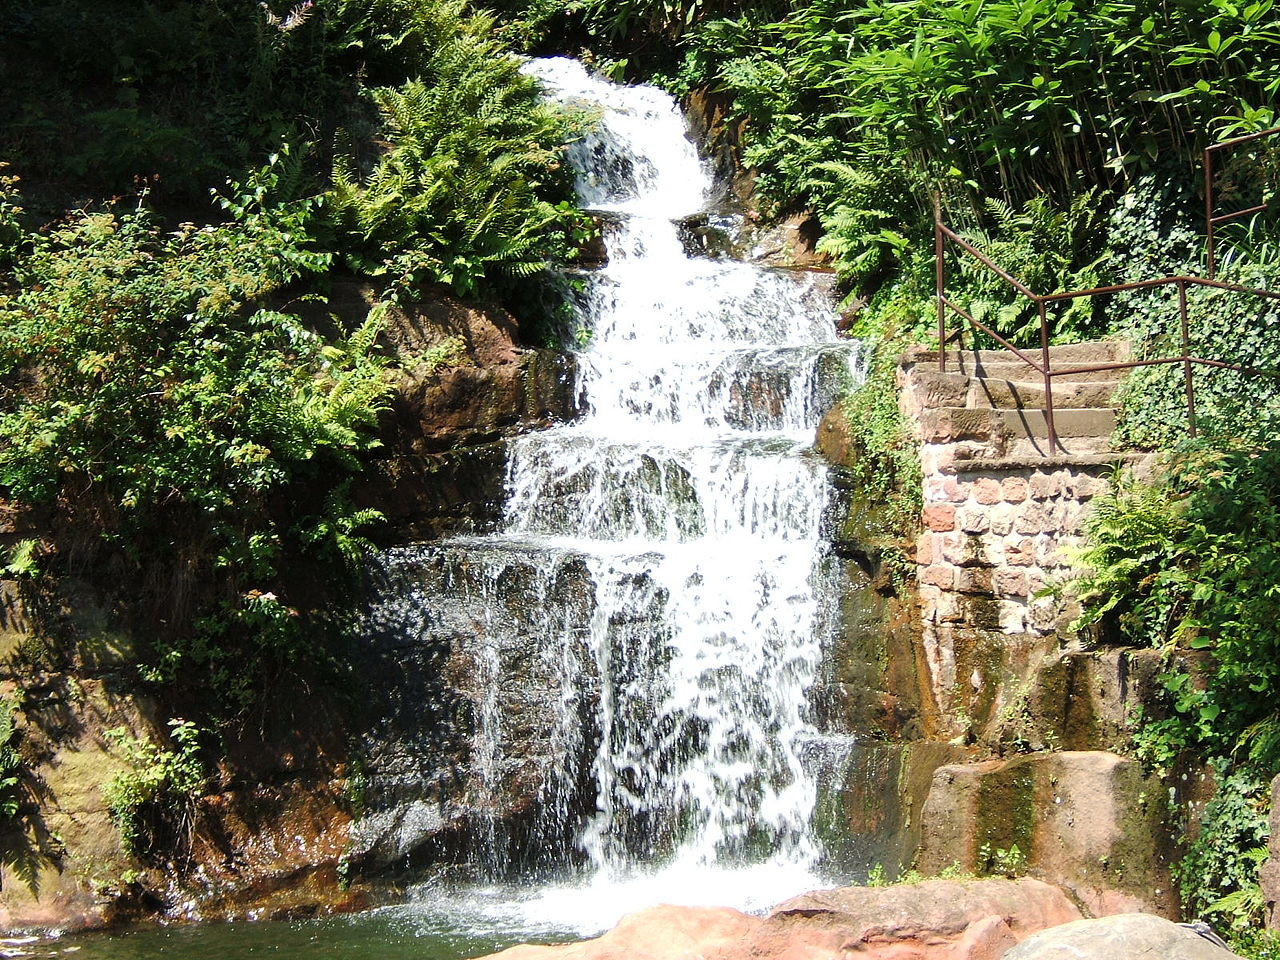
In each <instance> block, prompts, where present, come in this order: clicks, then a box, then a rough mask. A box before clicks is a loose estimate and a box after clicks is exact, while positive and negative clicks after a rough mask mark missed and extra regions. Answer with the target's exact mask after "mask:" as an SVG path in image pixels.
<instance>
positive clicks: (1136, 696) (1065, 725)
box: [985, 649, 1164, 752]
mask: <svg viewBox="0 0 1280 960" xmlns="http://www.w3.org/2000/svg"><path fill="white" fill-rule="evenodd" d="M1162 657H1163V654H1162V653H1161V651H1159V650H1150V649H1108V650H1090V651H1065V652H1061V653H1060V652H1058V651H1054V652H1053V653H1051V654H1050V655H1049V656H1046V657H1045V658H1044V659H1043V660H1042V661H1040V663H1038V664H1036V665H1035V666H1034V668H1033V672H1032V673H1031V675H1030V676H1029V677H1028V679H1027V680H1026V681H1024V682H1023V683H1021V684H1019V685H1017V686H1016V687H1014V688H1013V689H1011V690H1009V691H1006V692H1005V693H1004V694H1003V695H1002V696H1001V697H1000V700H1001V703H1002V706H1001V709H1000V710H999V711H998V712H997V714H996V716H995V717H994V720H993V722H992V724H991V727H990V729H989V730H988V731H987V733H986V736H985V739H986V740H987V742H988V743H989V744H991V745H992V746H993V747H995V748H997V749H998V748H999V747H1001V746H1004V745H1009V744H1016V745H1018V746H1020V747H1021V748H1022V749H1023V750H1047V749H1058V750H1111V751H1114V752H1123V751H1125V750H1126V749H1127V748H1128V744H1129V743H1130V740H1131V738H1132V735H1133V729H1132V718H1133V717H1134V715H1135V714H1136V713H1138V712H1139V711H1141V712H1142V713H1143V714H1144V715H1146V716H1152V715H1153V712H1154V711H1157V710H1159V709H1160V703H1159V701H1160V695H1161V690H1162V688H1161V687H1160V684H1159V682H1158V679H1157V678H1158V677H1159V675H1160V673H1161V671H1162V670H1163V669H1164V667H1163V665H1162Z"/></svg>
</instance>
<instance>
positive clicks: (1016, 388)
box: [908, 367, 1118, 410]
mask: <svg viewBox="0 0 1280 960" xmlns="http://www.w3.org/2000/svg"><path fill="white" fill-rule="evenodd" d="M1023 371H1024V372H1026V373H1031V371H1030V370H1028V369H1027V368H1026V367H1024V368H1023ZM908 376H909V378H910V381H911V386H912V388H913V389H914V390H915V395H916V398H917V400H918V402H919V403H920V405H921V406H922V407H923V408H925V409H929V408H932V407H968V408H970V409H979V408H983V407H987V408H990V407H997V408H1002V409H1021V408H1026V407H1037V408H1042V407H1044V405H1045V391H1044V384H1043V383H1042V382H1039V381H1035V382H1029V381H1027V380H1012V379H1001V378H997V377H976V376H969V375H968V374H964V373H939V372H938V371H937V370H936V369H933V368H930V367H916V368H915V369H913V370H912V371H911V372H910V374H909V375H908ZM1117 386H1118V381H1116V380H1078V381H1073V382H1070V383H1055V384H1054V386H1053V405H1054V409H1055V410H1064V409H1068V408H1085V409H1089V408H1098V407H1109V406H1110V405H1111V403H1112V399H1113V398H1114V396H1115V392H1116V387H1117Z"/></svg>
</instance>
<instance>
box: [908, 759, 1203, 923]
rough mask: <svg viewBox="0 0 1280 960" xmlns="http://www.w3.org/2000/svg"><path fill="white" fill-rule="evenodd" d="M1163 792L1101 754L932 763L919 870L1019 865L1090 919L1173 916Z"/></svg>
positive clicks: (1137, 768)
mask: <svg viewBox="0 0 1280 960" xmlns="http://www.w3.org/2000/svg"><path fill="white" fill-rule="evenodd" d="M1166 794H1167V787H1166V786H1164V785H1163V784H1162V783H1161V782H1160V781H1159V780H1158V779H1155V778H1152V777H1148V776H1146V775H1145V774H1144V773H1143V770H1142V765H1141V764H1140V763H1138V762H1137V761H1136V760H1130V759H1127V758H1125V757H1121V756H1118V755H1116V754H1113V753H1106V752H1103V751H1068V752H1064V753H1041V754H1028V755H1025V756H1019V757H1015V758H1014V759H1012V760H989V761H985V762H982V763H970V764H952V765H948V766H943V767H939V768H938V770H937V771H936V772H935V773H934V777H933V783H932V784H931V785H930V788H929V796H928V799H927V800H926V801H925V805H924V812H923V818H922V819H923V823H924V830H923V837H922V841H921V847H920V853H919V855H918V857H917V860H916V866H917V868H918V869H919V870H921V871H922V872H923V873H926V874H936V873H938V872H940V871H942V870H944V869H946V868H947V867H949V866H952V865H957V866H959V867H960V868H961V869H963V870H966V871H971V872H975V873H986V872H991V871H1004V870H1014V871H1026V872H1027V873H1029V874H1031V875H1033V876H1038V877H1041V878H1042V879H1045V880H1047V881H1049V882H1051V883H1055V884H1059V885H1061V886H1062V887H1065V888H1067V889H1068V890H1070V891H1071V892H1072V894H1073V895H1074V896H1075V898H1076V899H1077V900H1078V901H1079V902H1080V903H1081V904H1082V905H1083V906H1084V907H1085V909H1086V910H1088V911H1089V912H1090V913H1091V914H1093V915H1094V916H1104V915H1107V914H1114V913H1127V912H1131V911H1136V910H1141V911H1146V912H1150V913H1158V914H1163V915H1166V916H1169V917H1176V915H1177V909H1178V905H1177V898H1176V897H1175V896H1174V893H1173V885H1172V879H1171V878H1170V876H1169V867H1168V865H1169V864H1170V863H1171V862H1172V861H1173V859H1174V857H1173V852H1174V850H1173V838H1172V837H1171V836H1170V835H1169V827H1168V816H1167V810H1166V808H1165V796H1166ZM1015 848H1016V850H1015Z"/></svg>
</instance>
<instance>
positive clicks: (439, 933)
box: [0, 907, 572, 960]
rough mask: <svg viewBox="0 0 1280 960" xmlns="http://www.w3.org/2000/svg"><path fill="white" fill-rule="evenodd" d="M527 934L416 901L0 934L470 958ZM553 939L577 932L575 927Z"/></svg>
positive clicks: (174, 947)
mask: <svg viewBox="0 0 1280 960" xmlns="http://www.w3.org/2000/svg"><path fill="white" fill-rule="evenodd" d="M525 939H527V938H526V937H523V936H520V935H518V934H516V933H514V932H506V933H503V932H497V933H488V934H485V933H481V932H477V931H475V930H472V929H462V930H458V929H449V928H448V926H447V925H446V923H445V921H443V920H442V919H441V918H439V917H432V916H429V915H427V914H424V913H423V912H422V911H421V910H419V909H416V908H413V907H387V908H383V909H380V910H372V911H369V912H367V913H359V914H351V915H348V916H342V917H325V918H323V919H317V920H299V921H272V920H263V921H259V922H256V923H206V924H191V925H184V926H171V927H140V928H137V929H131V930H125V931H117V932H113V933H94V934H82V935H79V936H67V937H63V938H61V939H58V940H51V941H50V940H43V941H32V942H28V943H24V942H22V941H20V940H11V941H7V942H6V941H0V956H3V957H30V958H53V957H66V958H69V960H70V958H74V960H162V958H163V960H253V958H258V957H270V958H273V960H339V958H341V960H464V958H468V957H476V956H481V955H484V954H486V953H492V952H494V951H497V950H501V949H503V948H505V947H509V946H512V945H514V944H515V943H518V942H522V941H523V940H525ZM546 939H548V940H555V939H572V935H566V936H564V937H560V938H556V937H549V938H546Z"/></svg>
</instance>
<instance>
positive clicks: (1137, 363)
mask: <svg viewBox="0 0 1280 960" xmlns="http://www.w3.org/2000/svg"><path fill="white" fill-rule="evenodd" d="M1275 134H1280V127H1276V128H1274V129H1271V130H1264V131H1262V132H1260V133H1255V134H1249V135H1248V136H1244V137H1237V138H1235V139H1234V140H1227V141H1224V142H1223V143H1220V144H1215V145H1214V146H1211V147H1209V148H1208V149H1206V150H1205V151H1204V162H1205V185H1206V194H1207V195H1206V200H1205V217H1206V232H1207V234H1208V244H1207V256H1208V272H1209V276H1208V277H1192V276H1176V277H1160V278H1158V279H1155V280H1138V281H1134V282H1131V283H1119V284H1113V285H1111V286H1105V287H1090V288H1088V289H1085V290H1070V291H1066V292H1064V293H1050V294H1038V293H1036V292H1034V291H1033V290H1032V289H1031V288H1030V287H1028V286H1027V285H1026V284H1025V283H1023V282H1022V281H1021V280H1019V279H1018V278H1017V277H1015V276H1013V275H1012V274H1011V273H1009V272H1007V271H1006V270H1004V269H1002V268H1001V267H1000V266H999V265H998V264H997V263H995V261H993V260H992V259H991V258H990V257H988V256H987V255H986V254H984V253H983V252H982V251H981V250H978V249H977V248H976V247H974V246H973V244H971V243H969V242H968V241H967V240H965V239H964V238H963V237H961V236H960V235H959V234H958V233H956V232H955V231H954V230H952V229H951V228H950V227H948V226H947V225H946V224H945V223H943V222H942V217H941V214H940V213H938V214H936V215H935V219H934V259H935V261H936V264H937V266H936V272H937V309H938V369H939V371H941V372H942V373H945V372H946V370H947V343H948V342H949V341H950V339H951V337H950V336H949V335H948V334H947V312H948V311H951V312H953V313H955V314H957V315H958V316H960V317H961V318H962V319H964V320H966V321H967V322H968V323H969V324H971V325H972V326H973V327H974V328H976V329H978V330H981V331H982V332H983V333H985V334H986V335H987V336H989V337H991V338H992V339H993V340H995V341H996V342H997V343H999V344H1000V345H1001V346H1002V347H1004V348H1005V349H1006V350H1008V351H1010V352H1011V353H1013V354H1014V355H1015V356H1016V357H1017V358H1018V359H1019V360H1021V361H1022V362H1023V363H1025V364H1027V366H1029V367H1030V368H1031V369H1032V370H1034V371H1035V372H1036V373H1038V374H1039V375H1040V377H1041V378H1042V380H1043V384H1044V417H1045V426H1046V427H1047V433H1048V441H1049V443H1048V451H1049V453H1050V454H1052V453H1053V451H1054V450H1056V449H1059V448H1062V445H1061V444H1060V443H1059V442H1058V432H1057V426H1056V424H1055V422H1054V410H1053V381H1054V378H1055V377H1065V376H1070V375H1071V374H1083V373H1100V372H1102V371H1105V370H1124V369H1132V368H1135V367H1148V366H1158V365H1165V364H1181V365H1182V373H1183V383H1184V391H1185V393H1186V398H1187V432H1188V434H1189V435H1190V436H1192V437H1194V436H1195V435H1196V405H1195V377H1194V373H1193V371H1194V367H1195V366H1196V365H1200V366H1206V367H1216V368H1219V369H1227V370H1238V371H1241V372H1243V373H1248V374H1251V375H1255V376H1280V372H1278V371H1274V370H1262V369H1259V368H1256V367H1250V366H1247V365H1245V364H1236V363H1227V362H1225V361H1222V360H1213V359H1210V358H1208V357H1198V356H1194V355H1193V354H1192V353H1191V335H1190V318H1189V313H1188V309H1187V288H1188V287H1191V286H1199V287H1211V288H1215V289H1219V290H1230V291H1233V292H1235V293H1243V294H1247V295H1250V296H1255V297H1259V298H1263V299H1267V300H1273V301H1280V292H1277V291H1272V290H1261V289H1258V288H1255V287H1244V286H1241V285H1239V284H1234V283H1223V282H1222V281H1220V280H1217V279H1215V278H1214V272H1215V267H1216V263H1215V259H1214V257H1215V249H1214V245H1213V244H1214V228H1215V227H1216V226H1217V225H1218V224H1220V223H1225V222H1226V221H1228V220H1234V219H1237V218H1239V217H1243V216H1247V215H1249V214H1253V213H1258V212H1260V211H1261V210H1263V209H1265V208H1266V204H1265V203H1264V204H1262V205H1260V206H1255V207H1250V208H1248V209H1245V210H1238V211H1234V212H1231V213H1227V214H1221V215H1219V214H1217V213H1216V212H1215V198H1214V194H1213V154H1214V153H1216V152H1217V151H1220V150H1222V149H1225V148H1228V147H1232V146H1236V145H1238V144H1241V143H1246V142H1249V141H1253V140H1258V139H1261V138H1262V137H1267V136H1272V135H1275ZM938 209H939V208H938V207H937V205H936V204H935V210H938ZM948 243H952V244H955V245H956V246H958V247H959V248H960V249H961V250H962V251H963V252H964V253H966V254H968V255H969V256H971V257H973V258H974V259H976V260H977V261H978V262H979V263H981V264H982V265H983V266H984V267H986V268H987V269H988V270H990V271H991V272H992V273H994V274H995V275H996V276H997V277H999V278H1000V279H1001V280H1003V281H1004V282H1005V283H1007V284H1009V285H1010V286H1011V287H1012V288H1013V289H1014V290H1015V291H1017V292H1018V293H1019V294H1020V295H1022V296H1023V297H1025V298H1026V299H1027V300H1029V301H1030V302H1031V303H1033V304H1035V306H1036V311H1037V313H1038V314H1039V321H1040V324H1039V325H1040V346H1039V349H1038V350H1033V351H1032V352H1027V351H1025V350H1022V349H1020V348H1018V347H1016V346H1014V345H1013V344H1012V343H1010V342H1009V341H1008V340H1006V339H1005V338H1004V337H1002V336H1001V335H1000V334H999V333H997V332H996V331H995V330H993V329H991V328H990V327H989V326H987V325H986V324H984V323H983V322H982V321H980V320H978V319H977V318H975V317H974V316H973V315H972V314H970V313H969V312H968V311H967V310H965V309H964V308H963V307H961V306H960V305H959V304H958V303H956V302H955V301H953V300H951V299H950V298H949V297H948V296H947V289H946V267H945V262H946V248H947V244H948ZM1167 286H1173V287H1176V288H1177V291H1178V318H1179V333H1180V342H1181V347H1182V353H1181V355H1179V356H1175V357H1159V358H1156V359H1150V360H1127V361H1116V362H1111V363H1096V364H1087V365H1083V366H1070V367H1064V368H1062V369H1058V370H1054V369H1051V367H1050V363H1049V322H1048V306H1049V304H1052V303H1061V302H1063V301H1067V300H1078V299H1081V298H1084V297H1096V296H1105V295H1107V294H1113V293H1123V292H1125V291H1130V290H1145V289H1152V288H1156V287H1167ZM962 332H963V330H962V329H961V330H958V331H957V332H956V336H959V335H960V334H961V333H962ZM1034 354H1038V355H1039V357H1038V359H1036V358H1035V356H1034ZM1063 449H1065V448H1063Z"/></svg>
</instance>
